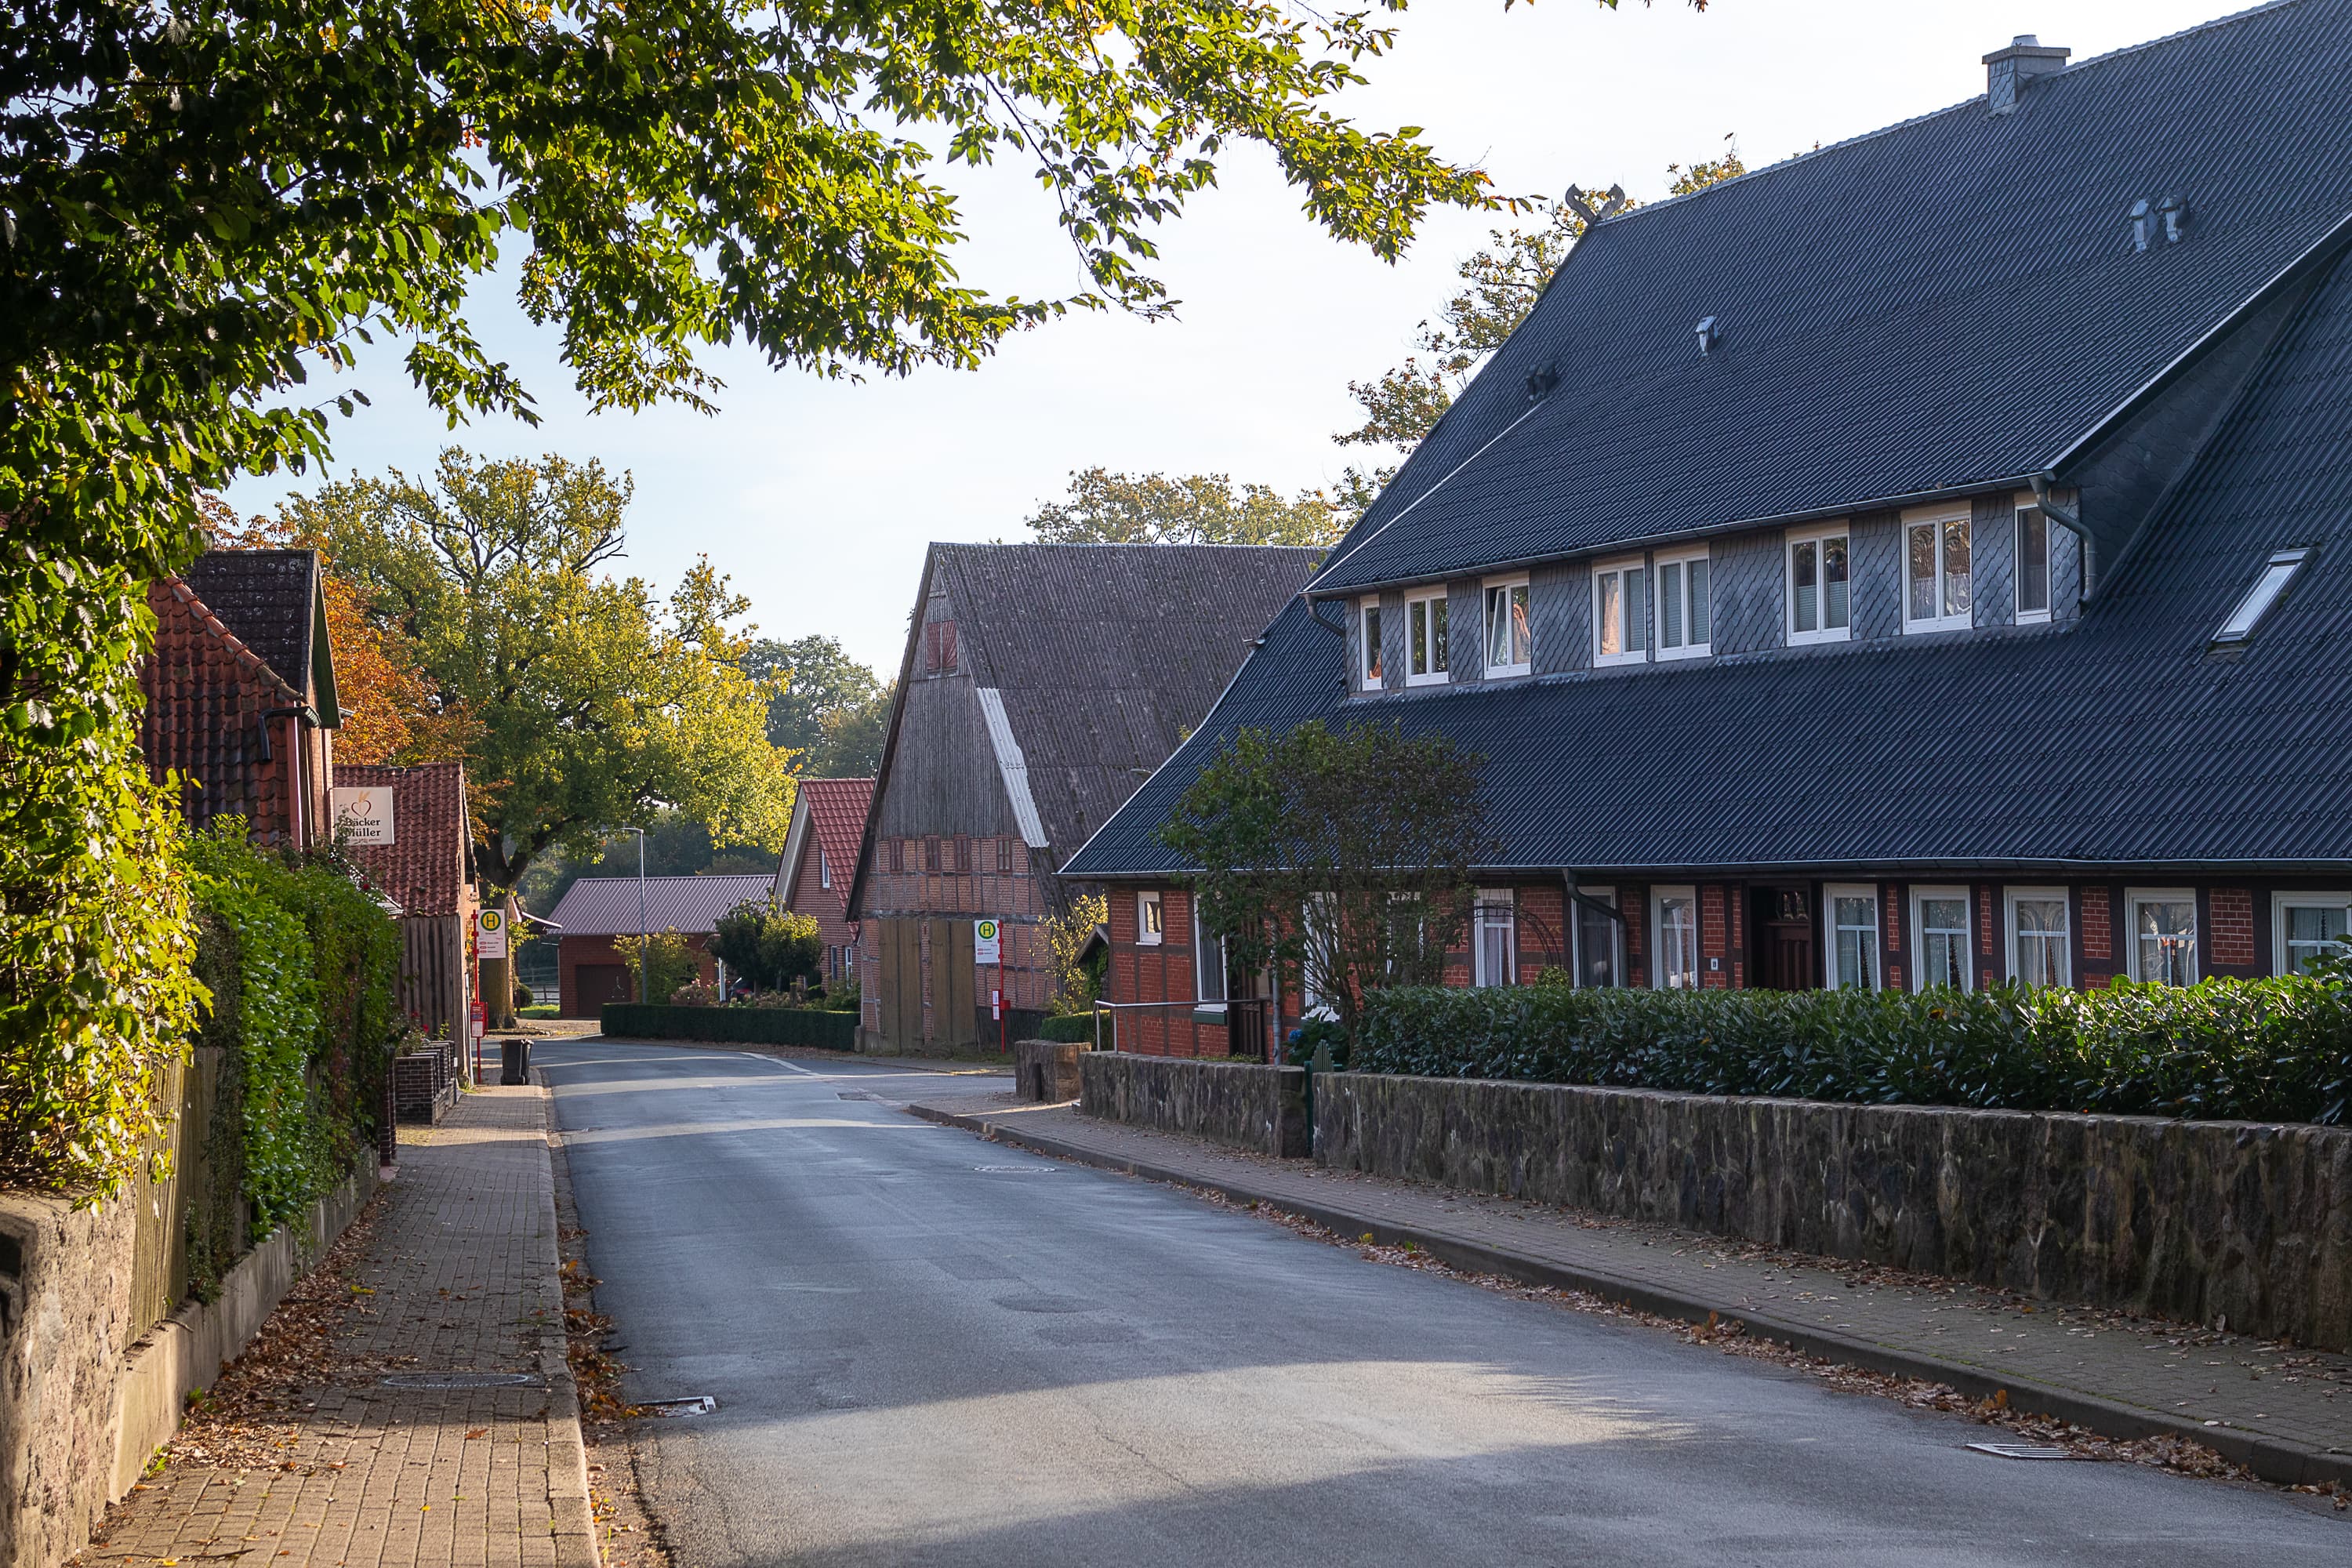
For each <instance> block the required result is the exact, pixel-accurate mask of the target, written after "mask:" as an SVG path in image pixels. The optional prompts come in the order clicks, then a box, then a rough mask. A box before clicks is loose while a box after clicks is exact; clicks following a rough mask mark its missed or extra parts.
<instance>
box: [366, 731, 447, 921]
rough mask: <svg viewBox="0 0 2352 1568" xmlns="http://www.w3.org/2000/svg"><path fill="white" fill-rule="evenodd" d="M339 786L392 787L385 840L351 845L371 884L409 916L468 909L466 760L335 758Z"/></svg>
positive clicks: (441, 913) (439, 913) (442, 913)
mask: <svg viewBox="0 0 2352 1568" xmlns="http://www.w3.org/2000/svg"><path fill="white" fill-rule="evenodd" d="M335 785H336V787H337V788H339V789H353V788H366V787H373V788H377V789H383V788H389V789H390V790H391V791H392V842H391V843H389V844H358V845H353V846H352V851H351V854H352V861H353V862H354V863H356V864H357V865H358V867H359V868H360V870H361V871H362V873H363V874H364V875H365V876H366V877H367V879H368V881H369V883H370V885H371V886H373V888H374V889H376V890H378V891H380V892H382V893H384V894H385V895H387V896H388V897H390V898H391V899H392V900H394V902H396V903H397V904H399V905H400V907H401V909H402V910H403V911H404V913H407V914H412V915H454V914H457V913H459V912H460V911H461V910H465V909H467V908H468V907H470V900H469V899H468V898H467V885H466V841H467V822H466V766H465V764H464V763H425V765H423V766H422V767H414V768H386V767H370V766H365V765H362V764H356V763H336V764H335Z"/></svg>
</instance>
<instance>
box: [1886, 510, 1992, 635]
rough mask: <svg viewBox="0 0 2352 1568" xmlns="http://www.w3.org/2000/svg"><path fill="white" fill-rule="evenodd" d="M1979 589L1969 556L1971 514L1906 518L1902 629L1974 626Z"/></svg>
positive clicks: (1944, 512) (1909, 514)
mask: <svg viewBox="0 0 2352 1568" xmlns="http://www.w3.org/2000/svg"><path fill="white" fill-rule="evenodd" d="M1975 616H1976V590H1975V577H1974V575H1973V574H1972V572H1971V568H1970V563H1969V513H1968V511H1967V510H1966V509H1962V510H1958V511H1951V510H1933V511H1926V512H1906V513H1905V514H1904V517H1903V629H1904V630H1905V631H1906V632H1949V631H1960V630H1964V629H1966V628H1967V627H1969V626H1972V625H1974V624H1975Z"/></svg>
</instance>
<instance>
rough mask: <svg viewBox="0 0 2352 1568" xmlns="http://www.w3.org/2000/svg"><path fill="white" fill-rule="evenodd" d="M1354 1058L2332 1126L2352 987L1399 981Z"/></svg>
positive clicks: (1811, 1095) (1396, 1067) (1816, 1096)
mask: <svg viewBox="0 0 2352 1568" xmlns="http://www.w3.org/2000/svg"><path fill="white" fill-rule="evenodd" d="M1547 978H1549V977H1547ZM1350 1065H1351V1066H1352V1067H1353V1068H1355V1069H1356V1070H1359V1071H1364V1072H1389V1073H1410V1074H1420V1075H1423V1076H1428V1077H1440V1078H1479V1079H1523V1080H1527V1081H1530V1082H1538V1083H1585V1084H1600V1085H1607V1086H1614V1087H1621V1088H1629V1089H1678V1090H1684V1091H1686V1092H1690V1093H1696V1094H1746V1095H1785V1096H1790V1097H1794V1098H1798V1099H1805V1100H1848V1101H1856V1102H1864V1103H1875V1104H1912V1105H1961V1106H1972V1107H1980V1108H1987V1109H2005V1110H2084V1111H2106V1112H2118V1113H2128V1114H2140V1115H2157V1116H2184V1117H2200V1118H2207V1119H2221V1120H2235V1119H2247V1120H2255V1121H2322V1122H2338V1121H2344V1120H2345V1116H2346V1110H2347V1096H2352V986H2347V984H2345V983H2344V982H2343V981H2342V980H2341V979H2339V978H2336V977H2332V976H2308V975H2298V976H2293V977H2289V978H2284V979H2275V980H2209V981H2205V982H2203V983H2202V984H2197V985H2191V986H2187V987H2180V986H2167V985H2138V984H2132V983H2131V982H2130V981H2127V980H2118V981H2116V983H2115V984H2114V985H2112V986H2111V987H2109V988H2108V989H2106V990H2104V991H2090V992H2083V991H2066V990H2047V991H2027V990H2023V989H2021V988H2018V987H2014V986H2001V987H1998V988H1996V989H1994V990H1992V991H1989V992H1983V993H1979V994H1961V993H1958V992H1954V991H1930V992H1926V993H1923V994H1907V993H1903V992H1867V991H1806V992H1779V991H1728V990H1726V991H1696V992H1691V991H1682V992H1675V991H1633V990H1597V989H1596V990H1583V989H1578V988H1575V987H1572V986H1570V985H1567V984H1545V983H1539V984H1535V985H1531V986H1513V987H1496V988H1491V989H1466V990H1465V989H1460V988H1449V987H1436V986H1424V987H1412V988H1399V989H1394V990H1388V991H1381V992H1378V993H1375V994H1372V995H1371V996H1370V997H1369V998H1368V999H1367V1001H1366V1004H1365V1011H1364V1021H1363V1025H1362V1027H1361V1030H1360V1037H1359V1038H1358V1039H1357V1041H1356V1043H1355V1048H1354V1051H1353V1053H1352V1057H1351V1061H1350Z"/></svg>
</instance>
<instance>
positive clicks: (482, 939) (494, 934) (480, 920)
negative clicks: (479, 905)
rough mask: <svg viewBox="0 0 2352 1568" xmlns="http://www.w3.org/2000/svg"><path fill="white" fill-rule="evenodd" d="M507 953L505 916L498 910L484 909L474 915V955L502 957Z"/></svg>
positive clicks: (479, 956) (478, 956)
mask: <svg viewBox="0 0 2352 1568" xmlns="http://www.w3.org/2000/svg"><path fill="white" fill-rule="evenodd" d="M506 955H507V917H506V915H505V913H504V912H503V911H501V910H483V911H482V912H481V913H480V914H478V915H476V916H475V917H474V956H475V957H477V958H504V957H505V956H506Z"/></svg>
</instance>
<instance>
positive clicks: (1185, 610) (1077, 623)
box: [885, 544, 1322, 854]
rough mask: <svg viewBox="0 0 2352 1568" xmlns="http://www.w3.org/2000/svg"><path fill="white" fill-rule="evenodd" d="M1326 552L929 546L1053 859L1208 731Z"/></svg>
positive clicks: (968, 661) (934, 571)
mask: <svg viewBox="0 0 2352 1568" xmlns="http://www.w3.org/2000/svg"><path fill="white" fill-rule="evenodd" d="M1321 553H1322V552H1320V551H1316V550H1298V549H1286V548H1281V547H1275V546H1255V545H1214V544H934V545H933V546H931V561H930V568H929V570H930V574H931V580H932V582H933V584H934V588H935V590H936V589H937V588H941V587H943V588H944V589H945V590H946V592H947V594H948V596H949V600H950V603H951V604H952V605H954V606H955V613H956V616H957V619H958V635H959V638H960V640H961V660H962V663H963V667H964V668H967V669H969V670H970V671H971V675H972V679H973V680H974V681H975V682H976V683H977V684H978V685H979V686H981V687H982V688H992V689H995V690H996V691H998V692H999V693H1001V694H1002V696H1003V702H1004V713H1005V719H1006V721H1007V723H1008V724H1009V725H1010V727H1011V729H1012V731H1013V739H1014V740H1015V741H1016V742H1018V743H1019V745H1020V748H1021V752H1022V756H1023V759H1024V762H1025V763H1027V766H1028V778H1029V793H1030V795H1031V797H1032V798H1033V799H1034V801H1035V802H1036V805H1037V816H1038V818H1039V820H1040V822H1041V824H1042V826H1044V828H1045V837H1046V841H1047V843H1048V844H1049V845H1050V846H1052V847H1053V848H1054V849H1055V851H1057V852H1058V853H1061V854H1067V853H1069V851H1070V850H1071V849H1073V848H1075V847H1076V846H1077V845H1079V844H1080V843H1083V842H1084V841H1085V839H1086V837H1087V835H1088V834H1089V833H1091V832H1093V831H1094V830H1095V828H1096V827H1097V826H1100V825H1101V824H1102V823H1103V822H1104V821H1105V820H1107V819H1108V817H1109V816H1110V814H1111V813H1112V812H1114V811H1116V810H1117V809H1118V806H1119V805H1120V804H1121V803H1122V802H1124V801H1125V800H1126V799H1127V797H1128V796H1129V795H1130V794H1132V793H1133V792H1134V789H1135V786H1136V785H1137V784H1139V782H1141V780H1142V778H1143V777H1144V775H1145V773H1149V772H1150V770H1151V769H1153V768H1155V767H1158V766H1159V765H1160V763H1161V762H1162V761H1163V760H1165V759H1166V757H1167V755H1168V753H1169V752H1172V751H1174V750H1175V749H1176V743H1177V742H1178V741H1179V740H1181V738H1182V737H1183V735H1184V734H1185V732H1186V731H1188V730H1190V729H1191V728H1192V726H1194V725H1197V724H1199V723H1200V722H1201V720H1202V716H1203V715H1205V714H1206V713H1207V712H1208V711H1209V707H1210V705H1211V704H1212V703H1213V702H1214V701H1215V700H1217V695H1218V693H1219V692H1221V691H1222V690H1223V689H1224V686H1225V683H1226V682H1227V681H1228V680H1230V679H1232V678H1233V674H1234V670H1236V669H1238V668H1241V663H1242V659H1243V658H1244V656H1245V655H1246V654H1247V653H1248V652H1249V649H1250V643H1251V639H1253V638H1254V637H1256V636H1257V635H1258V634H1259V633H1260V632H1261V631H1263V630H1264V629H1265V626H1266V624H1267V623H1268V622H1270V621H1272V620H1273V619H1274V617H1275V616H1276V612H1278V611H1279V610H1280V609H1281V607H1282V605H1283V604H1284V602H1285V601H1286V600H1287V599H1289V598H1291V597H1292V596H1293V595H1296V594H1297V592H1298V590H1299V588H1300V586H1301V585H1302V584H1305V583H1306V581H1307V576H1308V574H1310V573H1311V572H1312V571H1313V570H1314V568H1315V564H1316V563H1317V561H1318V559H1319V558H1320V556H1321ZM885 766H886V768H887V763H886V764H885Z"/></svg>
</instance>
